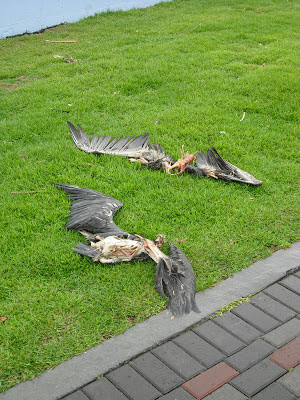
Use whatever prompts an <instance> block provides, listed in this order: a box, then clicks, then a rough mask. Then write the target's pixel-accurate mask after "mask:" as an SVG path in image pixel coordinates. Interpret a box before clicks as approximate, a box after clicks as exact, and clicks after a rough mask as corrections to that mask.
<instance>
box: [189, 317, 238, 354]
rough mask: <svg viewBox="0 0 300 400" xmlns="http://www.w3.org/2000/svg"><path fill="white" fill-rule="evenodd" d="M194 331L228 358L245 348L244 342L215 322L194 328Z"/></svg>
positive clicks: (208, 322) (207, 322)
mask: <svg viewBox="0 0 300 400" xmlns="http://www.w3.org/2000/svg"><path fill="white" fill-rule="evenodd" d="M193 331H194V332H196V333H197V334H198V335H200V336H202V337H203V338H204V339H205V340H207V341H208V342H209V343H211V344H212V345H213V346H216V347H217V348H218V349H219V350H221V351H222V352H223V353H225V354H227V355H228V356H229V355H231V354H233V353H235V352H236V351H237V350H239V349H241V348H242V347H244V346H245V344H244V343H243V342H241V341H240V340H238V339H237V338H235V337H234V336H232V335H231V334H230V333H228V332H227V331H225V330H224V329H223V328H221V327H220V326H218V325H217V324H215V323H214V322H213V321H206V322H204V323H203V324H201V325H199V326H197V327H196V328H194V329H193Z"/></svg>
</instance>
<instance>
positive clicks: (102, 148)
mask: <svg viewBox="0 0 300 400" xmlns="http://www.w3.org/2000/svg"><path fill="white" fill-rule="evenodd" d="M68 126H69V128H70V131H71V134H72V138H73V141H74V143H75V145H76V146H77V147H78V148H79V149H80V150H83V151H85V152H86V153H93V154H97V155H100V154H115V155H118V156H124V157H131V158H135V159H137V160H140V161H141V163H142V164H149V165H148V166H149V167H152V168H157V167H158V165H157V164H159V161H160V160H165V159H167V160H170V159H171V157H170V156H166V154H165V152H164V150H163V148H162V147H161V145H160V144H158V143H155V144H154V145H152V144H151V143H150V141H149V133H144V134H143V135H140V136H137V137H135V136H127V137H124V138H121V139H119V140H118V138H117V137H115V138H112V137H111V135H108V136H97V135H96V134H94V136H93V137H92V140H90V139H89V137H88V135H87V134H86V133H85V131H84V130H83V129H82V128H81V126H80V125H77V127H78V130H77V129H76V128H75V126H74V125H73V124H71V122H69V121H68Z"/></svg>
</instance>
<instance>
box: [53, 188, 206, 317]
mask: <svg viewBox="0 0 300 400" xmlns="http://www.w3.org/2000/svg"><path fill="white" fill-rule="evenodd" d="M53 185H54V186H56V187H57V188H59V189H62V190H63V191H65V192H66V193H67V196H68V197H69V198H70V199H71V200H72V204H71V208H70V210H71V213H70V219H69V221H68V223H67V224H66V228H67V229H72V230H75V231H78V232H80V233H81V234H82V235H83V236H84V237H85V238H86V240H87V243H78V244H77V246H76V248H75V249H73V250H74V251H76V252H77V253H79V254H82V255H84V256H87V257H89V258H91V259H92V260H93V261H95V262H101V263H105V264H114V263H120V262H124V261H126V262H131V261H134V260H138V259H148V258H151V259H152V260H154V261H155V262H156V264H157V266H156V272H155V281H156V289H157V291H158V293H159V294H160V296H162V297H164V296H165V295H167V296H168V302H167V307H168V309H169V310H170V311H171V313H172V314H173V315H174V316H176V317H177V316H181V315H183V314H188V313H190V312H191V311H195V312H199V310H198V308H197V305H196V303H195V294H196V289H195V283H196V277H195V273H194V270H193V267H192V265H191V264H190V262H189V260H188V259H187V257H186V256H185V254H184V253H183V252H182V251H181V250H180V249H179V248H178V247H177V246H175V244H173V243H169V246H170V256H167V255H166V254H164V253H163V252H162V251H161V247H162V246H163V245H164V244H165V235H158V236H157V237H156V239H155V240H154V241H152V240H150V239H146V238H144V237H142V236H140V235H136V234H130V233H128V232H126V231H124V230H123V229H121V228H119V227H118V226H117V225H116V224H115V223H114V222H113V217H114V215H115V213H116V212H117V211H118V210H119V209H120V208H121V207H122V206H123V204H122V203H121V202H120V201H119V200H116V199H115V198H113V197H110V196H108V195H105V194H102V193H100V192H97V191H95V190H91V189H85V188H82V187H79V186H73V185H65V184H56V183H53Z"/></svg>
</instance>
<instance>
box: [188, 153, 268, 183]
mask: <svg viewBox="0 0 300 400" xmlns="http://www.w3.org/2000/svg"><path fill="white" fill-rule="evenodd" d="M196 165H197V167H194V166H188V168H187V172H190V173H194V174H196V175H205V176H211V177H214V178H218V179H223V180H226V181H232V182H239V183H248V184H249V185H253V186H260V185H261V184H262V183H263V182H262V181H259V180H258V179H256V178H254V176H252V175H250V174H249V173H248V172H246V171H243V170H242V169H240V168H238V167H236V166H235V165H233V164H230V163H229V162H228V161H226V160H224V158H222V157H221V156H220V154H219V153H218V152H217V150H216V149H215V148H214V147H211V149H210V150H208V151H207V153H206V154H205V153H204V152H203V151H201V152H200V153H198V154H197V159H196Z"/></svg>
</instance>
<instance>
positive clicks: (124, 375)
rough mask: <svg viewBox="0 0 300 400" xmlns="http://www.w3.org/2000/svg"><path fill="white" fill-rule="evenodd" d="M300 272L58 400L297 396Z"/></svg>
mask: <svg viewBox="0 0 300 400" xmlns="http://www.w3.org/2000/svg"><path fill="white" fill-rule="evenodd" d="M299 313H300V272H299V270H297V271H296V272H294V273H293V274H291V275H289V276H287V277H285V278H284V279H282V280H281V281H279V282H276V283H274V284H272V285H270V286H269V287H267V288H265V289H264V290H262V291H261V292H259V293H257V294H255V295H254V296H252V297H251V299H250V302H249V303H248V302H242V303H241V304H240V305H239V306H238V307H236V308H234V309H232V310H231V311H230V312H227V313H224V314H223V316H216V317H214V316H213V317H210V318H208V319H206V320H204V321H200V322H199V323H198V324H196V325H195V326H193V328H191V329H189V330H188V331H185V332H183V333H181V334H179V335H177V336H175V337H173V338H172V339H171V340H168V341H167V342H165V343H163V344H160V345H158V346H156V347H154V348H152V349H151V350H149V351H147V352H145V353H144V354H141V355H139V356H138V357H135V358H133V359H131V360H128V361H126V362H124V363H123V365H121V366H120V367H118V368H115V369H113V370H112V371H107V373H105V374H104V375H103V376H101V377H99V378H98V379H96V380H95V381H93V382H92V383H89V384H88V385H85V386H83V387H82V388H80V389H78V390H76V391H75V392H73V393H71V394H69V395H68V396H66V397H63V398H62V397H61V398H60V399H61V400H156V399H160V400H194V399H205V400H218V399H219V400H243V399H248V398H251V399H253V400H269V399H270V400H271V399H273V400H297V399H299V398H300V365H299V364H300V315H299Z"/></svg>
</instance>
